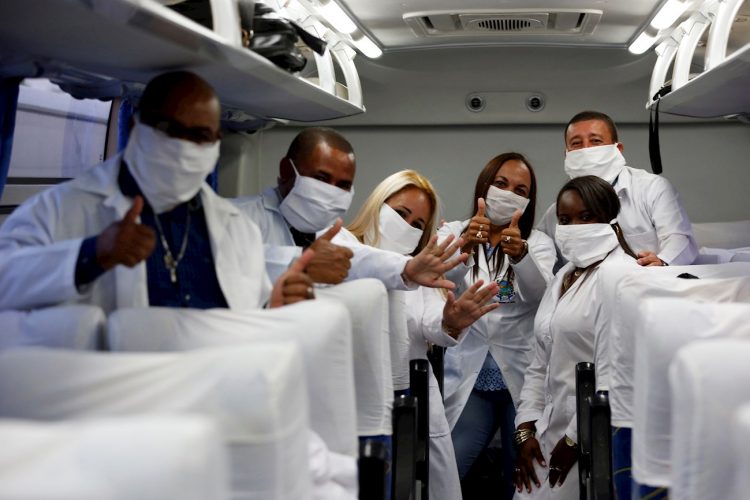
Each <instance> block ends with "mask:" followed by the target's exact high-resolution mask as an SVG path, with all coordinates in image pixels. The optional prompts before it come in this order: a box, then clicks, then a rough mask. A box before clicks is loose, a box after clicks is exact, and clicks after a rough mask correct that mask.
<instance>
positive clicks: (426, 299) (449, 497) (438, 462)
mask: <svg viewBox="0 0 750 500" xmlns="http://www.w3.org/2000/svg"><path fill="white" fill-rule="evenodd" d="M403 293H404V295H405V296H406V306H407V307H406V311H407V316H406V323H407V327H408V330H409V359H425V358H427V347H428V345H427V343H428V342H430V343H432V344H435V345H439V346H443V347H447V346H454V345H456V344H457V343H458V341H457V340H455V339H454V338H453V337H451V336H450V335H448V334H447V333H445V332H444V331H443V328H442V322H443V307H444V306H445V299H444V297H443V296H442V295H441V292H440V290H437V289H435V288H426V287H420V288H418V289H417V290H413V291H408V292H403ZM467 331H468V329H465V330H464V331H463V332H462V333H461V335H464V334H465V333H466V332H467ZM429 370H430V374H429V379H428V380H429V398H430V471H429V477H430V481H429V494H430V498H433V499H435V500H461V481H460V478H459V476H458V466H457V463H456V453H455V451H454V449H453V440H452V438H451V430H450V426H449V425H448V420H447V419H446V418H445V407H444V406H443V398H442V395H441V394H440V389H439V387H438V382H437V379H436V378H435V374H434V373H433V372H432V366H429Z"/></svg>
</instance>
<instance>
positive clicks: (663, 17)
mask: <svg viewBox="0 0 750 500" xmlns="http://www.w3.org/2000/svg"><path fill="white" fill-rule="evenodd" d="M689 5H690V0H668V2H667V3H665V4H664V5H663V6H662V8H661V9H659V12H657V13H656V15H655V16H654V18H653V19H652V20H651V26H653V27H654V28H656V29H658V30H663V29H665V28H669V27H670V26H672V24H674V22H675V21H676V20H677V18H679V17H680V16H681V15H682V13H683V12H685V10H686V9H687V8H688V6H689Z"/></svg>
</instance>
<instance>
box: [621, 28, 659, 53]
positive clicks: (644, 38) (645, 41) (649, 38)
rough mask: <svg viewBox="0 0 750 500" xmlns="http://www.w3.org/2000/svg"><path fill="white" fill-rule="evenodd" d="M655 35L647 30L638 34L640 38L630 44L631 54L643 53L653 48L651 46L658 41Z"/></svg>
mask: <svg viewBox="0 0 750 500" xmlns="http://www.w3.org/2000/svg"><path fill="white" fill-rule="evenodd" d="M656 38H657V37H656V36H655V35H649V34H648V33H646V32H645V31H644V32H643V33H641V34H640V35H638V38H636V39H635V40H634V41H633V43H631V44H630V47H628V50H629V51H630V53H631V54H643V53H644V52H646V51H647V50H648V49H650V48H651V46H652V45H653V44H654V42H655V41H656Z"/></svg>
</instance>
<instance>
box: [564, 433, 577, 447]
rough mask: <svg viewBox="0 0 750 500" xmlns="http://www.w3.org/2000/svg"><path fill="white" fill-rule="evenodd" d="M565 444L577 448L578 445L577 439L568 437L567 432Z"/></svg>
mask: <svg viewBox="0 0 750 500" xmlns="http://www.w3.org/2000/svg"><path fill="white" fill-rule="evenodd" d="M565 444H566V445H568V446H570V447H571V448H575V447H577V446H578V445H577V444H576V442H575V441H573V440H572V439H570V438H569V437H568V435H567V434H566V435H565Z"/></svg>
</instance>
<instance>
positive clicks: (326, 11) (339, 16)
mask: <svg viewBox="0 0 750 500" xmlns="http://www.w3.org/2000/svg"><path fill="white" fill-rule="evenodd" d="M318 12H320V15H321V16H323V17H324V18H325V20H326V21H328V22H329V23H330V24H331V26H333V27H334V28H335V29H336V30H337V31H338V32H339V33H354V31H356V29H357V25H356V24H354V21H352V20H351V18H350V17H349V15H348V14H347V13H346V12H344V9H342V8H341V7H340V6H339V4H337V3H336V2H335V1H334V0H329V1H328V2H327V3H324V4H322V5H321V6H320V9H319V10H318Z"/></svg>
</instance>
